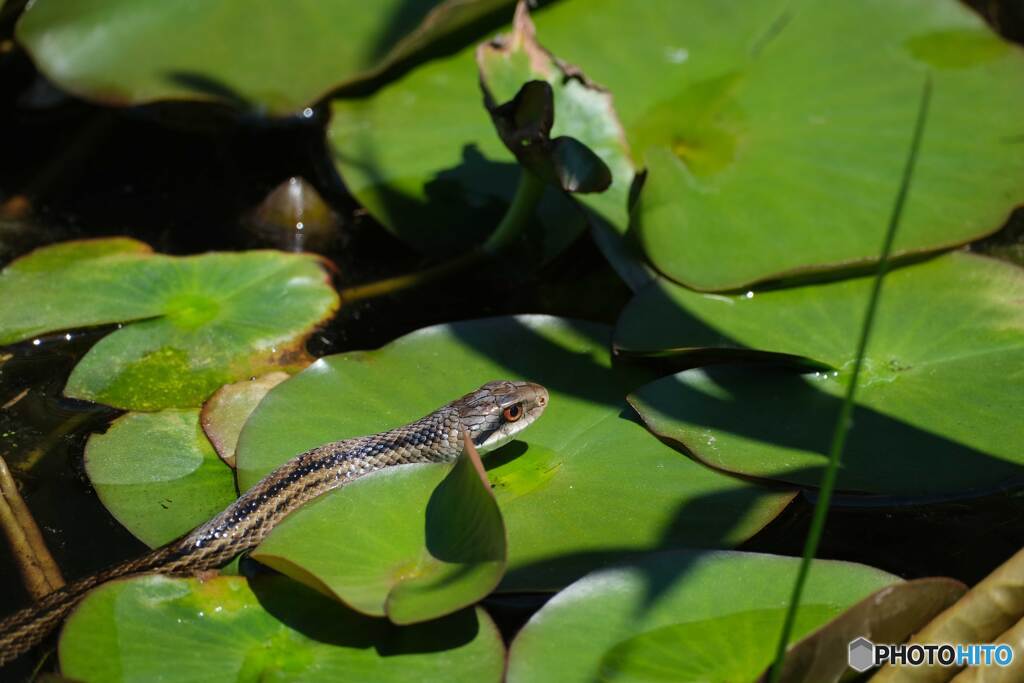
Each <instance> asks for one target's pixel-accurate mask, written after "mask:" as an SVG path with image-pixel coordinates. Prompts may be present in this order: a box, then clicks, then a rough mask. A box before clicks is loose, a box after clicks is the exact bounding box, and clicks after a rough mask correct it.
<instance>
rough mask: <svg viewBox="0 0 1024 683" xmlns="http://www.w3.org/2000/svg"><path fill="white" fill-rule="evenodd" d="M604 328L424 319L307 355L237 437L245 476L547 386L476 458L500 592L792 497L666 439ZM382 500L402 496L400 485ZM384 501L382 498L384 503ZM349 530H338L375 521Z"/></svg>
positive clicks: (732, 535)
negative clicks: (647, 424)
mask: <svg viewBox="0 0 1024 683" xmlns="http://www.w3.org/2000/svg"><path fill="white" fill-rule="evenodd" d="M609 333H610V331H609V329H608V328H607V327H606V326H603V325H597V324H592V323H583V322H577V321H571V320H565V319H560V318H554V317H549V316H520V317H503V318H492V319H486V320H479V321H471V322H462V323H453V324H450V325H439V326H436V327H430V328H425V329H423V330H419V331H417V332H414V333H412V334H410V335H407V336H405V337H402V338H400V339H398V340H396V341H394V342H392V343H390V344H388V345H386V346H384V347H383V348H381V349H380V350H377V351H371V352H353V353H345V354H340V355H336V356H329V357H326V358H322V359H320V360H318V361H317V362H316V363H314V364H313V365H311V366H310V367H309V368H307V369H306V370H305V371H303V372H301V373H299V374H298V375H296V376H295V377H292V378H291V379H289V380H288V381H286V382H284V383H282V384H280V385H278V386H277V387H275V388H274V389H273V390H272V391H271V392H270V393H269V394H267V396H266V398H264V399H263V401H262V402H261V403H260V405H259V406H258V407H257V408H256V411H255V412H254V413H253V415H252V417H251V418H250V419H249V421H248V422H247V423H246V425H245V427H244V429H243V430H242V434H241V436H240V437H239V440H238V470H237V472H238V477H239V483H240V485H241V487H242V488H243V489H244V488H248V487H249V486H251V485H252V484H253V483H255V482H256V481H257V480H258V479H259V478H260V477H262V476H263V475H265V474H266V473H267V472H269V471H270V470H272V469H273V468H274V467H276V466H277V465H279V464H280V463H281V462H283V461H284V460H286V459H287V458H289V457H291V456H292V455H294V454H296V453H299V452H301V451H304V450H307V449H309V448H312V447H315V446H317V445H320V444H323V443H327V442H330V441H335V440H338V439H343V438H349V437H354V436H359V435H365V434H374V433H377V432H380V431H383V430H385V429H390V428H393V427H395V426H398V425H402V424H406V423H408V422H411V421H412V420H415V419H417V418H419V417H421V416H423V415H426V414H428V413H430V412H431V411H433V410H436V409H437V408H438V407H440V406H441V405H442V404H444V403H446V402H447V401H450V400H453V399H455V398H458V397H459V396H461V395H463V394H465V393H466V392H468V391H471V390H473V389H475V388H476V387H478V386H480V385H481V384H483V383H484V382H486V381H489V380H493V379H496V378H508V379H518V378H522V379H529V380H532V381H536V382H540V383H541V384H544V385H545V386H546V387H547V388H548V390H549V391H550V392H551V402H550V406H549V408H548V409H547V411H546V413H545V414H544V415H543V416H542V417H541V419H540V420H538V421H537V423H536V424H533V425H531V426H530V428H529V429H528V430H526V431H525V432H523V434H522V435H521V438H520V439H518V440H516V441H514V442H513V443H510V444H507V445H506V446H504V447H503V448H501V449H500V450H498V451H496V452H494V453H492V454H491V455H489V456H487V457H486V458H485V464H486V466H487V468H488V475H489V477H490V480H491V483H492V485H493V486H494V491H495V494H496V496H497V500H498V504H499V506H500V508H501V513H502V516H503V518H504V520H505V525H506V528H507V529H508V539H509V550H508V559H509V573H508V574H507V575H506V577H505V579H504V580H503V583H502V585H503V587H505V588H513V587H514V588H548V587H551V586H559V585H565V584H566V583H567V582H568V581H570V580H572V579H573V578H575V577H578V576H580V575H582V574H583V573H585V572H586V571H589V570H590V569H592V568H593V567H595V566H597V565H599V564H601V563H604V562H607V561H609V559H611V558H615V557H621V556H622V555H623V554H626V553H630V552H636V551H641V550H649V549H652V548H663V547H678V546H686V545H691V546H694V545H695V546H716V545H732V544H735V543H738V542H740V541H742V540H743V539H745V538H747V537H749V536H750V535H752V534H753V533H754V532H756V531H757V530H758V529H760V528H761V527H762V526H763V525H764V524H766V523H767V522H768V521H769V520H771V519H772V518H773V517H775V516H776V515H777V514H778V512H779V511H780V510H781V509H782V508H783V507H784V506H785V505H786V504H787V503H788V501H789V500H790V499H791V494H790V493H789V492H779V491H774V492H772V491H766V490H763V489H760V488H758V487H756V486H752V485H751V484H748V483H746V482H742V481H739V480H736V479H733V478H731V477H728V476H725V475H722V474H719V473H717V472H714V471H712V470H709V469H708V468H705V467H702V466H700V465H698V464H696V463H694V462H693V461H691V460H690V459H688V458H686V457H684V456H683V455H681V454H679V453H678V452H676V451H675V450H673V449H672V448H669V447H668V446H665V445H664V444H662V443H661V442H659V441H658V440H657V439H654V438H652V437H651V436H650V434H649V433H647V431H646V430H645V429H644V428H643V427H642V426H641V425H639V424H637V423H636V422H635V420H634V418H633V416H632V415H631V413H630V411H629V408H628V407H627V406H626V404H625V403H624V401H623V399H622V397H623V396H624V394H625V393H626V392H627V391H628V390H629V389H630V388H631V387H635V386H637V384H639V383H641V382H643V381H644V379H645V378H646V377H647V375H646V374H643V375H639V374H637V373H636V372H635V371H630V370H623V369H618V370H615V369H612V368H611V367H610V358H609V353H608V338H609ZM380 495H381V499H382V500H381V502H380V505H391V506H396V507H403V506H405V505H409V503H405V502H403V501H404V499H405V497H406V496H408V495H410V494H408V493H407V492H406V491H404V490H403V489H402V488H401V487H398V486H392V487H388V490H386V491H381V493H380ZM385 499H386V501H385ZM363 528H364V529H365V531H358V530H355V529H353V530H350V531H349V533H352V534H356V533H372V534H374V536H375V537H376V536H379V534H377V532H375V531H372V530H371V528H369V527H366V526H365V525H364V527H363Z"/></svg>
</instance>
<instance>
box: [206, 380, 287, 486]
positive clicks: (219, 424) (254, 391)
mask: <svg viewBox="0 0 1024 683" xmlns="http://www.w3.org/2000/svg"><path fill="white" fill-rule="evenodd" d="M288 376H289V375H288V373H287V372H270V373H267V374H266V375H261V376H260V377H254V378H252V379H247V380H242V381H241V382H234V383H232V384H225V385H224V386H222V387H221V388H220V389H218V390H217V391H216V392H215V393H214V394H213V396H211V397H210V398H209V399H208V400H207V401H206V403H204V404H203V410H202V412H201V413H200V422H201V424H202V425H203V431H204V432H205V433H206V438H208V439H209V440H210V443H211V444H213V447H214V448H215V449H216V450H217V455H219V456H220V459H221V460H223V461H224V463H225V464H226V465H228V467H234V466H235V445H236V444H237V443H238V435H239V433H241V431H242V425H244V424H245V421H246V420H248V419H249V415H250V414H251V413H252V411H253V409H254V408H255V407H256V406H257V405H258V404H259V402H260V401H262V400H263V397H264V396H266V395H267V392H268V391H270V390H271V389H273V388H274V387H276V386H277V385H278V384H280V383H281V382H283V381H285V380H286V379H288Z"/></svg>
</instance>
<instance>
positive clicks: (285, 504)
mask: <svg viewBox="0 0 1024 683" xmlns="http://www.w3.org/2000/svg"><path fill="white" fill-rule="evenodd" d="M547 402H548V392H547V390H546V389H545V388H544V387H542V386H540V385H539V384H533V383H531V382H509V381H496V382H488V383H487V384H485V385H483V386H482V387H480V388H479V389H477V390H476V391H474V392H472V393H469V394H466V395H465V396H463V397H462V398H460V399H458V400H456V401H452V402H451V403H449V404H447V405H445V406H443V407H441V408H439V409H438V410H435V411H434V412H432V413H430V414H429V415H427V416H426V417H423V418H421V419H419V420H416V421H415V422H412V423H410V424H407V425H405V426H403V427H398V428H397V429H392V430H390V431H387V432H381V433H380V434H373V435H371V436H361V437H357V438H354V439H346V440H344V441H336V442H333V443H329V444H326V445H323V446H319V447H317V448H314V449H312V450H310V451H306V452H305V453H301V454H299V455H297V456H295V457H294V458H292V459H291V460H289V461H288V462H286V463H285V464H283V465H281V466H280V467H278V468H277V469H276V470H274V471H273V472H271V473H270V474H268V475H267V476H266V477H264V478H263V479H261V480H260V481H259V482H258V483H257V484H256V485H255V486H253V487H252V488H251V489H249V490H248V491H246V492H245V494H244V495H242V496H241V497H240V498H238V499H237V500H236V501H235V502H234V503H232V504H231V505H230V506H228V507H227V508H226V509H225V510H224V511H223V512H221V513H220V514H218V515H217V516H216V517H214V518H213V519H211V520H210V521H208V522H206V523H205V524H203V525H201V526H199V527H197V528H195V529H194V530H192V531H191V532H189V533H187V534H185V535H184V536H182V537H181V538H179V539H178V540H176V541H172V542H170V543H168V544H167V545H165V546H162V547H160V548H157V549H155V550H153V551H151V552H149V553H147V554H146V555H143V556H142V557H139V558H137V559H134V560H130V561H128V562H125V563H123V564H119V565H117V566H114V567H111V568H110V569H107V570H105V571H102V572H100V573H98V574H93V575H92V576H87V577H85V578H83V579H80V580H78V581H75V582H73V583H70V584H68V585H66V586H64V587H63V588H60V589H58V590H56V591H54V592H52V593H50V594H48V595H46V596H45V597H43V598H42V599H41V600H39V601H38V602H36V603H34V604H32V605H30V606H29V607H26V608H24V609H22V610H20V611H18V612H15V613H14V614H12V615H10V616H9V617H7V618H6V619H4V620H3V621H0V666H2V665H4V664H6V663H8V662H10V661H12V660H14V659H16V658H17V657H18V656H19V655H21V654H22V653H24V652H25V651H27V650H28V649H30V648H31V647H33V646H34V645H36V644H37V643H39V642H40V641H41V640H42V639H43V638H45V637H46V636H47V635H48V634H49V633H50V632H51V631H52V630H53V629H55V628H56V627H57V626H58V625H59V624H60V623H61V622H62V621H63V620H64V618H65V617H66V616H67V615H68V613H69V612H71V610H72V609H73V608H74V607H75V606H76V605H77V604H78V603H79V602H80V601H81V599H82V598H83V597H84V596H85V594H86V593H88V592H89V591H90V590H91V589H93V588H95V587H96V586H98V585H100V584H102V583H104V582H106V581H109V580H111V579H115V578H119V577H123V576H127V575H129V574H140V573H144V572H158V573H161V574H167V575H178V576H182V575H189V574H193V573H195V572H199V571H203V570H209V569H216V568H218V567H221V566H223V565H225V564H227V563H228V562H230V561H231V560H232V559H233V558H234V557H235V556H237V555H238V554H240V553H243V552H246V551H248V550H251V549H252V548H255V547H256V546H257V545H259V543H260V542H261V541H262V540H263V539H264V538H266V536H267V534H269V533H270V530H271V529H273V528H274V526H275V525H276V524H277V523H278V522H280V521H281V520H282V519H284V517H285V516H286V515H288V514H289V513H290V512H292V511H294V510H296V509H297V508H299V507H301V506H302V505H303V504H305V503H307V502H309V501H310V500H312V499H313V498H316V497H317V496H320V495H322V494H324V493H326V492H327V491H330V490H332V489H336V488H338V487H340V486H343V485H345V484H347V483H348V482H350V481H353V480H354V479H357V478H359V477H361V476H363V475H365V474H368V473H370V472H374V471H376V470H379V469H382V468H385V467H390V466H392V465H403V464H407V463H428V462H451V461H453V460H455V459H456V458H457V457H458V456H459V455H460V454H461V453H462V451H463V448H464V444H463V435H464V434H465V435H466V436H468V437H469V439H470V440H471V441H472V442H473V445H474V446H476V448H477V449H479V450H481V451H486V450H491V449H494V448H497V447H498V446H500V445H502V444H503V443H505V442H507V441H509V440H511V439H512V438H513V437H514V436H515V435H516V434H518V433H519V432H521V431H522V430H523V429H525V428H526V427H528V426H529V425H530V424H532V423H533V422H534V421H535V420H536V419H537V418H538V417H540V415H541V413H542V412H543V411H544V408H545V407H546V406H547Z"/></svg>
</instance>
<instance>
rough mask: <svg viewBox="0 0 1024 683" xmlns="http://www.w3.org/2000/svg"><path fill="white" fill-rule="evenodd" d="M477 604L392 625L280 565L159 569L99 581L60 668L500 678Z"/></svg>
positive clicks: (197, 675)
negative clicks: (203, 574) (211, 574)
mask: <svg viewBox="0 0 1024 683" xmlns="http://www.w3.org/2000/svg"><path fill="white" fill-rule="evenodd" d="M503 649H504V648H503V647H502V644H501V637H500V636H499V635H498V632H497V629H496V628H495V627H494V624H493V623H492V622H491V620H490V618H489V617H488V616H487V615H486V614H485V613H484V612H483V611H482V610H464V611H462V612H459V613H457V614H453V615H451V616H450V617H447V618H445V619H442V620H439V621H435V622H431V623H429V624H422V625H419V626H406V627H399V626H393V625H391V624H389V623H388V622H387V621H385V620H383V619H373V618H370V617H366V616H363V615H360V614H357V613H355V612H352V611H351V610H349V609H347V608H345V607H343V606H341V605H339V604H337V603H331V602H330V601H329V600H325V599H324V598H323V597H322V596H321V595H319V594H318V593H316V592H314V591H312V590H310V589H308V588H304V587H302V586H301V585H299V584H296V583H294V582H292V581H289V580H287V579H284V578H283V577H261V578H258V579H256V580H253V581H252V582H247V581H246V580H245V579H243V578H241V577H235V576H222V577H218V578H214V579H210V580H206V581H202V580H199V579H172V578H166V577H163V576H158V575H149V576H142V577H138V578H134V579H128V580H122V581H114V582H112V583H108V584H105V585H103V586H101V587H100V588H98V589H96V590H95V591H93V592H92V593H90V594H89V596H88V597H86V599H85V601H84V602H83V603H82V604H81V605H80V606H79V607H78V609H77V610H76V611H75V612H74V613H73V614H72V615H71V618H70V619H68V622H67V624H66V625H65V627H64V632H63V634H62V635H61V640H60V649H59V654H60V665H61V672H62V673H63V674H64V675H66V676H68V677H69V678H72V679H74V680H81V681H156V680H160V681H167V682H168V683H177V682H184V681H236V680H237V681H254V680H260V681H263V680H273V681H299V680H301V681H349V682H352V683H356V682H359V681H382V682H384V681H410V680H416V681H438V682H441V681H444V682H445V683H447V682H448V681H473V682H474V683H476V681H495V682H497V681H499V680H500V679H501V673H502V668H503V665H504V657H503V654H504V652H503Z"/></svg>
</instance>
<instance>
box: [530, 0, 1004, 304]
mask: <svg viewBox="0 0 1024 683" xmlns="http://www.w3.org/2000/svg"><path fill="white" fill-rule="evenodd" d="M645 10H646V11H647V12H649V13H650V14H649V15H647V16H649V17H650V18H652V19H654V18H655V17H656V18H657V24H654V23H652V24H650V25H649V26H648V24H647V23H646V22H644V19H645V18H646V17H636V16H634V13H633V12H632V11H631V8H626V7H621V9H619V10H618V13H621V14H620V15H619V16H618V17H616V16H615V15H616V14H617V13H615V12H613V11H612V10H610V9H606V10H604V11H595V10H594V9H591V10H589V11H590V12H591V14H592V16H597V17H600V20H596V21H590V22H588V24H589V25H590V26H591V30H596V29H597V28H598V26H597V24H598V21H600V23H601V25H602V27H607V28H609V29H610V28H612V27H613V26H614V24H612V23H611V22H612V21H614V20H616V18H617V20H618V21H619V22H621V21H623V20H624V18H623V16H622V15H624V14H625V12H627V11H629V12H630V20H631V21H633V22H640V23H642V25H644V26H645V27H648V28H649V29H650V30H649V31H642V32H637V33H636V35H638V37H642V40H643V41H644V42H645V43H647V44H648V45H650V47H649V48H647V49H646V50H643V49H640V50H637V51H633V52H631V53H630V54H631V56H632V57H633V58H632V59H630V60H628V62H627V63H626V65H625V66H624V67H623V68H619V69H617V71H618V72H619V73H617V74H615V72H611V73H613V74H614V75H621V76H625V75H626V73H627V72H628V73H629V74H630V75H636V73H637V71H639V70H640V69H641V68H646V69H650V70H651V71H653V72H654V73H655V74H656V75H657V77H658V78H659V79H660V82H659V84H658V86H657V87H654V88H651V87H650V85H649V83H648V79H642V78H636V79H635V80H633V81H632V82H627V81H626V80H625V79H620V78H615V77H614V76H613V75H609V76H605V75H604V72H603V71H602V68H601V67H602V66H603V65H602V64H601V63H600V62H596V61H595V62H591V61H590V60H589V59H586V60H584V61H583V63H584V64H585V65H587V67H588V69H590V71H591V72H592V73H593V74H594V75H595V77H597V78H603V79H607V80H606V83H607V85H608V86H609V87H611V88H612V91H613V92H615V93H616V95H617V97H618V99H619V101H620V102H623V101H629V100H632V99H634V98H637V99H638V100H639V101H637V102H633V103H631V106H630V109H629V110H626V108H625V106H623V107H621V109H622V110H621V112H620V113H621V114H622V116H623V122H624V124H625V126H626V129H627V132H628V133H629V134H630V141H631V143H632V144H633V148H634V151H635V152H636V153H637V155H638V156H639V157H640V158H643V159H644V161H645V165H646V166H647V168H648V172H649V174H648V178H647V183H646V184H645V186H644V189H643V192H642V193H641V195H640V199H639V202H638V204H637V206H636V210H635V213H634V218H635V219H636V226H637V229H638V235H639V238H640V242H641V243H642V245H643V248H644V250H645V251H646V253H647V255H648V257H649V258H650V259H651V261H652V262H653V263H654V265H655V266H656V267H657V268H658V269H659V270H660V271H661V272H663V273H665V274H667V275H669V276H670V277H671V278H673V279H674V280H677V281H679V282H682V283H684V284H687V285H689V286H692V287H695V288H697V289H704V290H722V289H732V288H736V287H741V286H745V285H747V284H749V283H751V282H755V281H759V280H764V279H768V278H773V277H778V276H782V275H788V274H793V273H799V272H806V271H812V270H822V269H828V268H837V267H848V266H850V265H852V264H856V263H868V262H872V261H874V260H875V259H877V256H878V250H879V245H880V244H881V242H882V236H883V234H884V231H885V227H886V225H887V220H888V217H889V214H890V212H891V206H892V202H893V200H894V197H895V194H896V191H897V188H898V186H899V178H900V173H901V172H902V168H903V165H904V162H905V158H906V155H907V152H908V148H909V144H910V138H911V135H912V131H913V122H914V118H915V116H916V112H917V108H918V103H919V100H920V94H921V91H922V86H923V83H924V78H925V73H928V74H930V78H931V79H932V80H933V82H934V91H933V92H934V97H933V99H932V102H931V107H930V109H929V114H928V119H927V123H926V131H925V137H924V141H923V144H922V147H921V153H920V156H919V158H918V162H917V166H916V169H915V174H914V178H913V186H912V190H911V192H910V196H909V200H908V204H907V207H906V211H905V213H904V216H903V220H902V221H901V224H900V230H899V232H898V234H897V236H896V242H895V245H894V254H895V255H897V256H899V255H903V254H910V253H916V252H921V251H927V250H932V249H937V248H941V247H946V246H949V245H954V244H960V243H964V242H967V241H969V240H971V239H974V238H976V237H979V236H981V235H984V234H987V233H990V232H993V231H995V230H996V229H998V228H999V227H1000V226H1001V225H1002V223H1003V222H1004V221H1005V220H1006V217H1007V215H1008V214H1009V212H1010V210H1011V209H1012V208H1013V207H1014V206H1015V205H1016V204H1019V203H1020V202H1021V201H1022V199H1024V194H1022V192H1021V190H1020V188H1021V186H1022V180H1024V158H1022V156H1021V155H1020V154H1018V153H1017V150H1016V148H1015V147H1014V144H1013V143H1010V142H1009V141H1010V140H1015V139H1018V138H1019V135H1020V132H1021V126H1020V121H1019V117H1018V116H1017V114H1016V112H1017V111H1019V110H1020V108H1021V107H1022V106H1024V75H1022V74H1024V51H1022V50H1021V49H1020V48H1019V47H1017V46H1014V45H1012V44H1010V43H1008V42H1005V41H1004V40H1002V39H1001V38H1000V37H999V36H997V35H996V34H995V33H993V32H992V31H991V30H990V29H989V28H988V27H987V26H986V25H985V24H984V22H983V21H982V19H981V18H980V17H978V16H977V15H975V14H974V13H973V12H971V11H970V10H969V9H968V8H966V7H964V6H963V5H962V4H961V3H959V2H955V1H954V0H943V1H941V2H931V1H930V0H916V1H913V2H900V3H892V2H884V1H873V2H854V1H846V2H825V3H820V2H819V3H806V4H801V5H799V6H798V7H797V6H793V5H791V3H784V2H766V3H760V4H759V6H758V7H757V8H753V9H752V10H751V11H748V5H746V4H744V3H729V4H728V5H727V6H726V8H723V6H722V3H720V2H717V1H716V0H705V1H704V2H696V3H672V2H665V3H650V4H648V6H647V7H645ZM606 22H607V23H606ZM839 26H842V27H843V29H842V30H838V29H837V28H836V27H839ZM542 27H543V24H542ZM542 30H543V29H542ZM575 40H576V41H577V42H578V43H579V44H581V45H586V44H588V42H589V41H588V40H587V38H586V37H584V36H579V35H578V36H576V37H575ZM868 43H870V44H871V45H872V46H873V49H871V50H865V49H864V46H865V45H866V44H868ZM673 46H674V50H675V51H673ZM659 48H660V49H661V50H662V51H663V54H662V55H658V56H657V57H655V56H654V55H651V52H653V51H654V50H655V49H659ZM587 57H588V58H589V55H587ZM673 57H676V58H680V59H681V60H682V63H680V64H678V65H677V66H668V65H665V62H666V61H671V59H672V58H673ZM657 58H660V59H658V61H660V62H661V64H662V67H661V68H655V67H654V65H655V64H656V63H657V62H656V61H654V60H655V59H657ZM609 71H610V70H609ZM1011 83H1012V84H1014V85H1010V84H1011ZM647 93H651V94H647ZM965 101H971V102H974V103H975V105H976V106H977V107H979V109H981V110H983V111H984V113H983V114H982V115H981V116H982V119H983V120H979V119H978V118H977V117H975V116H966V115H965V114H964V108H963V102H965ZM632 112H637V115H636V117H635V118H634V117H633V116H632V115H631V114H632ZM979 131H981V134H980V135H979Z"/></svg>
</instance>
